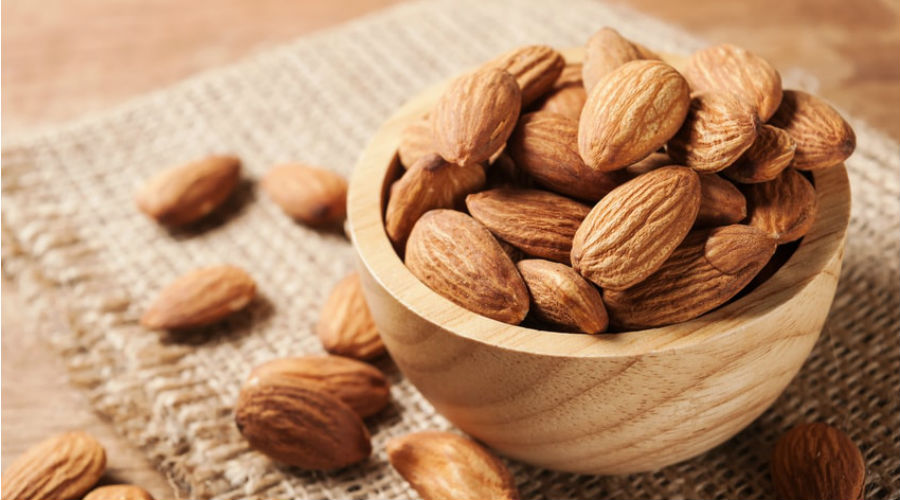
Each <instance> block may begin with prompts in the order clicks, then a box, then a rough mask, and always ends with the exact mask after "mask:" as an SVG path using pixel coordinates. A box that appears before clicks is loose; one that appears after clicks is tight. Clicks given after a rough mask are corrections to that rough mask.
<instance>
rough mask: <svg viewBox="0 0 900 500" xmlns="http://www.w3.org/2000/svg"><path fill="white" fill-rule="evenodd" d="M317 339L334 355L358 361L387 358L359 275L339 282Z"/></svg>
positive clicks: (318, 327)
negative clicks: (379, 357) (380, 357)
mask: <svg viewBox="0 0 900 500" xmlns="http://www.w3.org/2000/svg"><path fill="white" fill-rule="evenodd" d="M316 335H318V337H319V340H320V341H321V342H322V347H324V348H325V350H326V351H328V352H330V353H332V354H338V355H341V356H347V357H350V358H356V359H372V358H375V357H378V356H380V355H382V354H384V350H385V349H384V344H383V343H382V342H381V336H380V335H378V329H377V328H376V327H375V321H374V320H373V319H372V313H370V312H369V306H368V305H367V304H366V298H365V297H364V296H363V291H362V283H361V282H360V280H359V273H352V274H350V275H348V276H347V277H345V278H344V279H342V280H341V281H339V282H338V284H337V285H335V287H334V289H333V290H332V291H331V294H330V295H329V296H328V299H327V300H325V304H324V305H323V306H322V312H321V313H319V322H318V323H317V324H316Z"/></svg>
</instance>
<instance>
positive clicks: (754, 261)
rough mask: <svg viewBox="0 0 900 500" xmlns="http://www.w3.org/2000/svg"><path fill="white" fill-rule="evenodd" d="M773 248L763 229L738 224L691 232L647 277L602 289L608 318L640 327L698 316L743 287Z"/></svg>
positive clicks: (618, 324) (620, 324)
mask: <svg viewBox="0 0 900 500" xmlns="http://www.w3.org/2000/svg"><path fill="white" fill-rule="evenodd" d="M775 246H776V244H775V240H773V239H772V238H770V237H769V236H768V235H766V234H765V233H763V232H762V231H760V230H758V229H756V228H753V227H750V226H744V225H739V224H736V225H732V226H724V227H718V228H715V229H712V230H700V231H695V232H692V233H691V234H689V235H688V237H687V238H685V240H684V242H683V243H682V244H681V246H679V247H678V248H677V249H676V250H675V252H673V253H672V255H671V257H669V259H668V260H666V262H665V263H664V264H663V265H662V267H660V268H659V270H658V271H656V272H655V273H653V274H652V275H651V276H650V277H649V278H647V279H645V280H644V281H642V282H640V283H638V284H637V285H635V286H633V287H631V288H628V289H627V290H620V291H615V290H605V291H604V294H603V301H604V303H605V304H606V310H607V312H608V313H609V316H610V322H611V323H612V324H613V325H616V326H617V327H619V328H624V329H628V330H638V329H642V328H651V327H655V326H663V325H670V324H673V323H680V322H682V321H688V320H690V319H693V318H696V317H697V316H700V315H701V314H704V313H706V312H708V311H711V310H713V309H715V308H716V307H718V306H720V305H722V304H724V303H725V302H727V301H728V300H729V299H730V298H731V297H733V296H734V295H736V294H737V293H738V292H739V291H740V290H741V289H742V288H744V287H745V286H746V285H747V284H748V283H749V282H750V280H752V279H753V277H754V276H755V275H756V273H758V272H759V270H760V269H762V268H763V266H765V264H766V262H768V261H769V258H771V257H772V254H774V253H775Z"/></svg>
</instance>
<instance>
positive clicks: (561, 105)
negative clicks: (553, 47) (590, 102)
mask: <svg viewBox="0 0 900 500" xmlns="http://www.w3.org/2000/svg"><path fill="white" fill-rule="evenodd" d="M586 100H587V92H586V91H585V90H584V84H583V83H582V82H581V64H569V65H567V66H566V67H565V68H563V71H562V73H561V74H560V75H559V78H557V79H556V83H554V84H553V88H551V89H550V93H549V94H547V96H546V97H545V98H544V100H543V101H542V102H541V104H540V106H539V107H538V110H539V111H546V112H549V113H557V114H560V115H563V116H565V117H566V118H569V119H572V120H575V121H576V122H577V121H578V118H579V117H581V110H582V109H583V108H584V102H585V101H586Z"/></svg>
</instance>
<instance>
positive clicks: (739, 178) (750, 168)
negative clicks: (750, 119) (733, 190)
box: [722, 125, 797, 184]
mask: <svg viewBox="0 0 900 500" xmlns="http://www.w3.org/2000/svg"><path fill="white" fill-rule="evenodd" d="M796 149H797V143H796V142H794V139H792V138H791V135H790V134H788V133H787V132H785V131H784V130H782V129H780V128H777V127H773V126H771V125H761V126H760V127H759V128H758V129H757V131H756V140H755V141H753V145H751V146H750V148H749V149H747V151H745V152H744V154H743V155H741V157H740V158H738V160H737V161H736V162H734V164H733V165H731V166H730V167H728V168H726V169H725V170H723V171H722V175H724V176H725V177H728V178H729V179H731V180H733V181H735V182H741V183H744V184H752V183H756V182H767V181H771V180H772V179H774V178H776V177H778V174H780V173H781V171H782V170H784V169H785V168H787V166H788V165H790V163H791V160H793V159H794V151H795V150H796Z"/></svg>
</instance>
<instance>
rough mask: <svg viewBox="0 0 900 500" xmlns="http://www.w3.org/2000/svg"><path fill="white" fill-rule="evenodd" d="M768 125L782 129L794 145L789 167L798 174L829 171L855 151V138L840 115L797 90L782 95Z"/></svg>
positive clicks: (814, 98)
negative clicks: (825, 169)
mask: <svg viewBox="0 0 900 500" xmlns="http://www.w3.org/2000/svg"><path fill="white" fill-rule="evenodd" d="M771 124H772V125H775V126H776V127H780V128H783V129H784V130H785V131H786V132H787V133H788V134H790V136H791V138H793V139H794V141H795V142H796V143H797V149H796V150H795V151H794V158H793V160H792V161H791V167H793V168H796V169H799V170H821V169H824V168H828V167H832V166H834V165H837V164H839V163H842V162H843V161H844V160H846V159H847V158H849V157H850V155H851V154H853V150H854V149H856V134H855V133H854V132H853V129H852V128H850V124H848V123H847V122H846V121H845V120H844V118H843V117H842V116H841V114H840V113H838V112H837V111H836V110H835V109H834V108H832V107H831V106H829V105H828V103H826V102H825V101H823V100H822V99H819V98H818V97H816V96H813V95H810V94H807V93H806V92H803V91H800V90H786V91H785V92H784V99H783V100H782V102H781V106H779V107H778V111H777V112H776V113H775V115H774V116H773V117H772V121H771Z"/></svg>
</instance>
